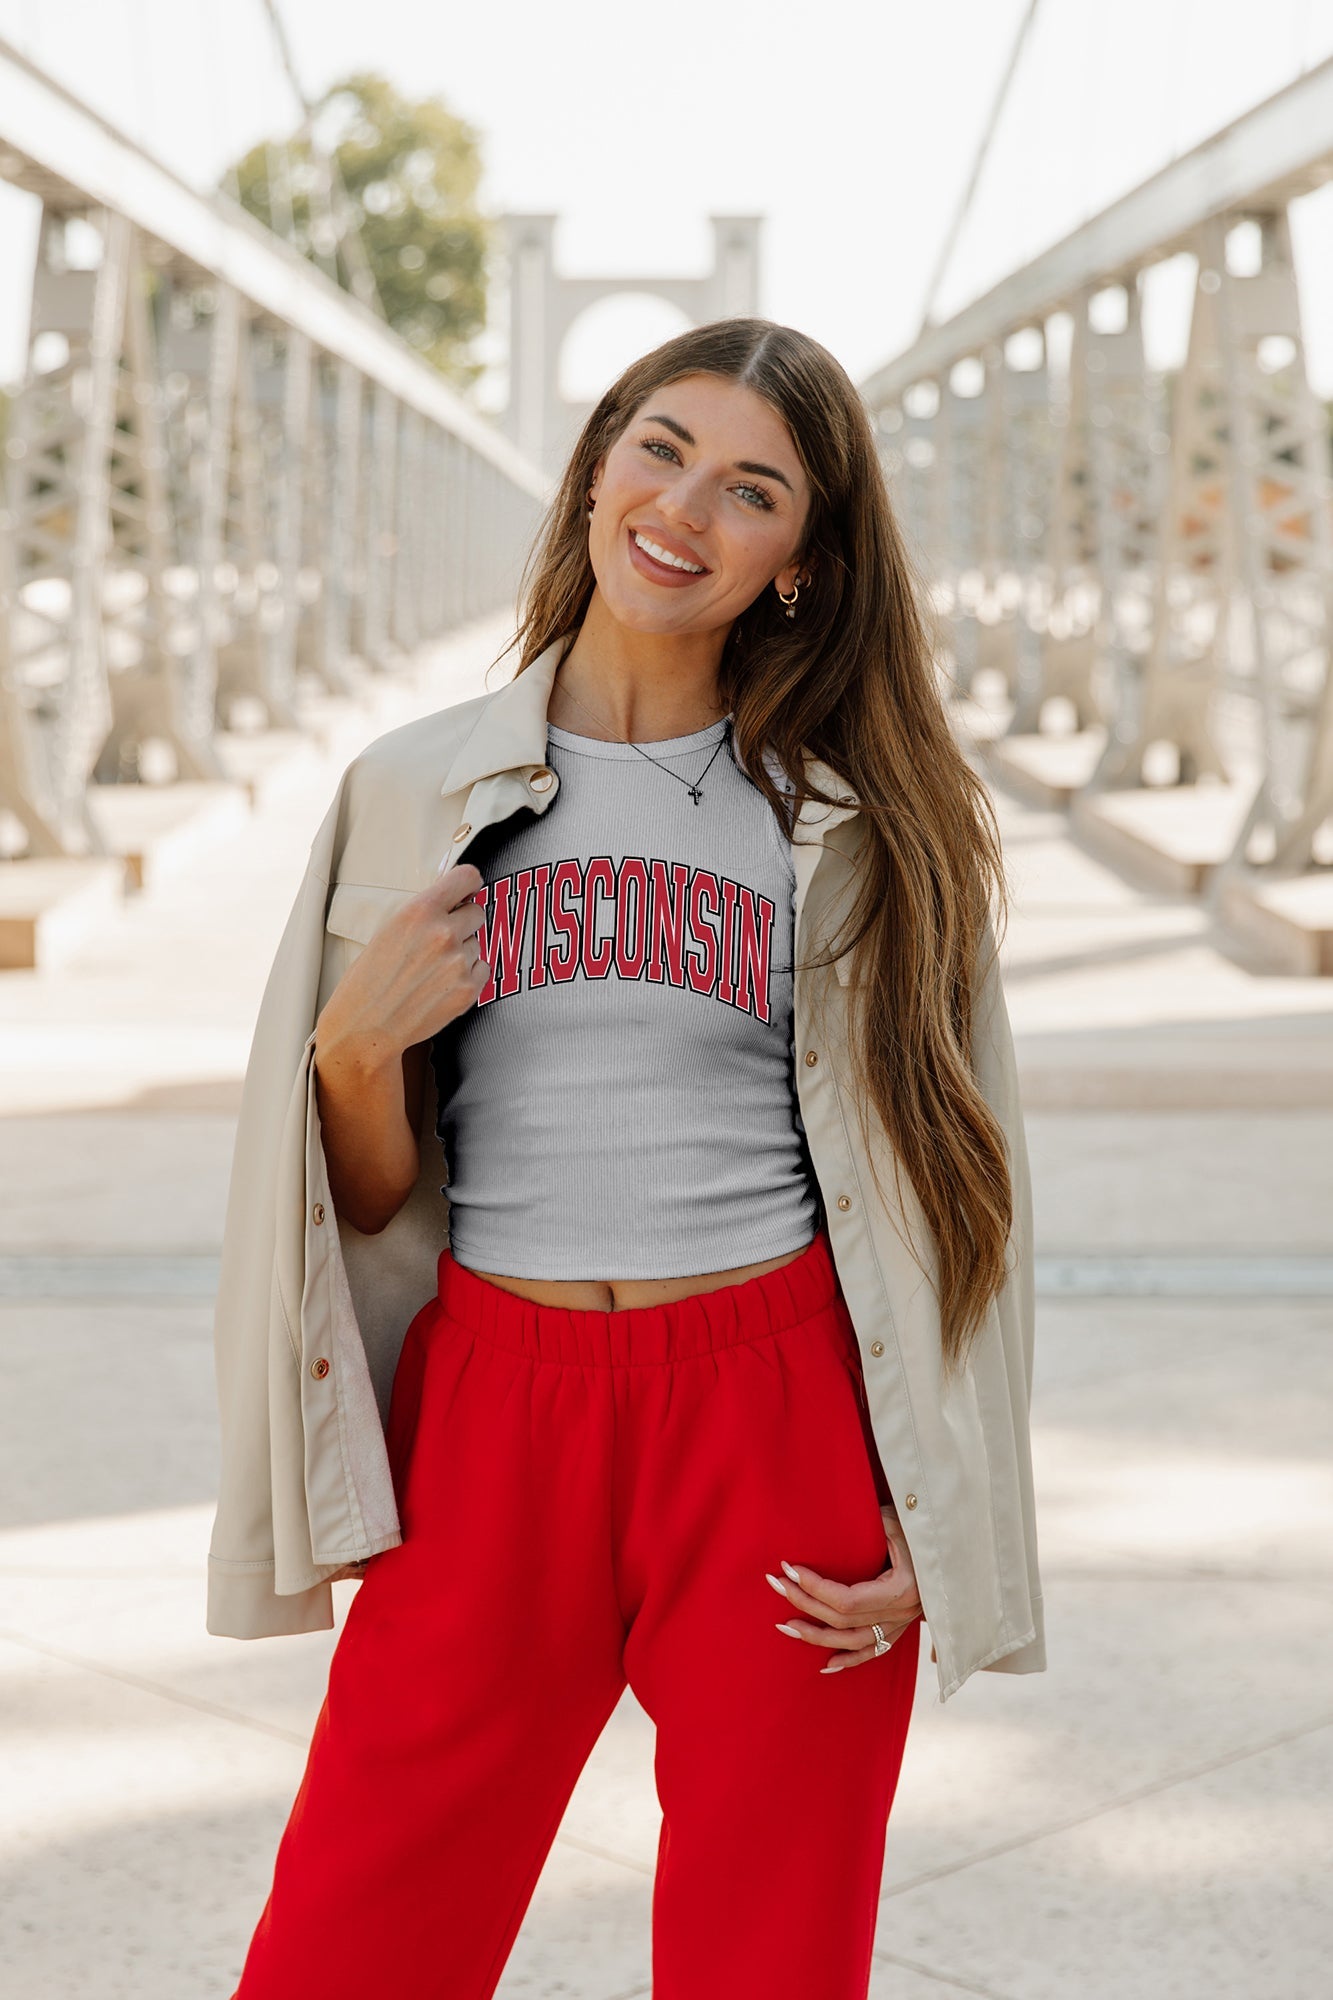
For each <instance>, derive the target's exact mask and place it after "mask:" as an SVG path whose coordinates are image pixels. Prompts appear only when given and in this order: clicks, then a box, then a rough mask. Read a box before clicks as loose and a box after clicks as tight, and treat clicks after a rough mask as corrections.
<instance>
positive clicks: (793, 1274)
mask: <svg viewBox="0 0 1333 2000" xmlns="http://www.w3.org/2000/svg"><path fill="white" fill-rule="evenodd" d="M438 1279H439V1298H440V1304H441V1306H443V1307H444V1309H445V1310H446V1312H447V1313H448V1316H449V1318H450V1319H452V1320H454V1321H455V1322H456V1323H457V1324H458V1325H461V1326H465V1327H467V1328H468V1329H469V1331H470V1332H472V1333H474V1334H476V1335H478V1336H479V1337H480V1338H481V1339H483V1340H487V1341H490V1342H491V1343H492V1344H493V1345H494V1346H496V1347H503V1348H507V1349H509V1350H510V1352H512V1353H515V1354H523V1355H527V1356H529V1357H530V1358H531V1359H533V1360H540V1361H567V1362H573V1363H576V1364H578V1365H580V1366H583V1367H589V1366H593V1367H596V1366H618V1365H622V1364H626V1363H635V1364H639V1363H643V1362H662V1361H679V1360H683V1359H685V1358H687V1357H688V1356H690V1355H694V1354H707V1353H710V1352H711V1351H712V1350H714V1349H716V1348H720V1347H733V1346H736V1345H737V1344H738V1343H740V1342H742V1341H754V1340H761V1339H763V1338H764V1337H765V1335H767V1334H773V1333H781V1332H782V1331H783V1329H784V1328H786V1327H791V1326H799V1325H800V1324H801V1323H802V1321H804V1320H807V1319H811V1318H813V1317H814V1315H815V1314H816V1313H818V1312H821V1311H822V1310H823V1309H824V1308H825V1307H826V1306H828V1305H830V1304H831V1303H832V1301H833V1300H834V1299H835V1298H836V1297H837V1294H838V1276H837V1270H836V1267H835V1265H834V1262H833V1253H832V1251H831V1249H830V1247H829V1241H828V1235H827V1232H826V1230H824V1229H820V1230H819V1231H818V1233H817V1234H816V1235H815V1236H814V1237H812V1238H811V1240H810V1242H809V1243H808V1244H807V1245H806V1247H805V1249H804V1250H803V1251H802V1252H801V1254H800V1256H799V1257H793V1259H792V1261H791V1262H790V1264H783V1265H781V1266H779V1268H778V1269H777V1270H776V1271H761V1272H760V1273H759V1275H758V1276H757V1277H754V1278H746V1279H744V1280H743V1281H742V1282H741V1283H740V1284H736V1285H722V1286H720V1287H719V1288H718V1290H716V1291H712V1292H696V1293H694V1294H693V1296H692V1297H690V1298H687V1299H673V1300H671V1301H670V1302H669V1303H667V1304H666V1305H660V1306H625V1307H623V1308H621V1309H620V1310H616V1311H608V1310H607V1309H605V1308H603V1307H573V1306H539V1305H535V1304H534V1303H533V1302H532V1300H531V1299H521V1298H519V1297H518V1295H517V1293H515V1292H507V1291H505V1289H504V1287H503V1286H501V1285H493V1284H492V1283H491V1281H490V1279H489V1278H483V1277H480V1276H478V1274H477V1273H476V1272H475V1271H470V1270H468V1268H467V1266H466V1265H464V1264H459V1263H457V1262H455V1260H454V1257H453V1254H452V1252H451V1251H449V1250H444V1251H442V1252H441V1253H440V1259H439V1268H438Z"/></svg>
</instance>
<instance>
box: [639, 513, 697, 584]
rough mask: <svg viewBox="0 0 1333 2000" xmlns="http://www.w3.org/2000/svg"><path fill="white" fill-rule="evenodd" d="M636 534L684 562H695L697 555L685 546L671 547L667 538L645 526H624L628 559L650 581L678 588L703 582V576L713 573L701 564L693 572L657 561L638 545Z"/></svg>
mask: <svg viewBox="0 0 1333 2000" xmlns="http://www.w3.org/2000/svg"><path fill="white" fill-rule="evenodd" d="M636 534H642V536H644V538H646V540H650V542H656V546H658V548H664V550H667V552H669V554H673V556H675V554H679V556H681V558H683V560H685V562H697V556H693V554H691V552H689V550H685V548H679V550H677V548H673V544H671V542H669V540H667V538H664V536H656V534H648V530H646V528H626V530H624V542H626V548H628V560H630V564H632V566H634V568H636V570H638V574H640V576H646V578H648V580H650V582H654V584H664V586H669V588H671V586H673V584H675V586H677V588H679V586H683V584H699V582H703V578H705V576H711V574H713V572H711V570H709V568H707V566H701V570H699V572H693V570H679V568H675V564H669V562H658V560H656V556H650V554H648V550H646V548H640V546H638V542H636V540H634V536H636Z"/></svg>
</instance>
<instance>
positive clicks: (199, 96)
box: [0, 0, 1333, 395]
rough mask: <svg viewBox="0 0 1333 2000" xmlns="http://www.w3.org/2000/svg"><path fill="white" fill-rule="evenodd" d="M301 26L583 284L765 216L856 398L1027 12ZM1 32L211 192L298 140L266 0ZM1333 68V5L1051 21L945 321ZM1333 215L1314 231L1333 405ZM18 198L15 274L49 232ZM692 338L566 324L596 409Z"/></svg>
mask: <svg viewBox="0 0 1333 2000" xmlns="http://www.w3.org/2000/svg"><path fill="white" fill-rule="evenodd" d="M281 4H282V12H283V16H284V18H285V20H286V22H287V25H288V30H289V33H290V36H291V40H292V43H293V47H294V50H295V55H296V60H297V63H298V65H299V68H300V70H301V74H302V78H303V81H304V83H305V86H306V89H307V91H308V92H310V93H311V94H312V95H313V94H316V93H318V92H319V91H320V90H321V89H322V88H323V87H324V86H325V85H326V84H327V83H328V82H330V81H331V80H333V79H334V78H336V77H339V76H341V75H344V74H346V73H347V72H348V71H350V70H354V69H357V68H372V69H377V70H379V71H382V72H384V73H386V74H387V75H388V76H389V77H390V78H391V79H392V80H393V81H394V82H395V83H396V84H398V85H399V86H400V87H401V88H402V89H404V90H406V91H409V92H411V93H414V94H418V95H426V94H430V93H437V94H439V95H441V96H442V97H443V98H444V99H445V101H446V102H447V103H448V104H449V106H450V107H451V108H452V109H454V110H455V111H457V112H459V113H460V114H462V115H463V116H464V117H466V118H467V119H468V120H469V121H471V122H472V123H473V124H474V125H475V126H476V128H477V130H478V132H479V134H480V136H481V142H482V149H483V154H484V158H485V162H486V173H485V180H484V184H483V200H484V204H485V206H486V207H487V208H489V209H490V210H492V211H494V212H499V211H501V210H503V209H524V208H528V209H540V210H544V211H554V212H555V213H557V214H558V215H559V217H560V222H559V225H558V228H557V236H556V255H557V261H558V264H559V266H560V268H562V269H563V270H564V271H566V272H567V273H569V274H571V275H572V274H578V273H595V274H598V275H604V274H609V273H620V272H624V273H631V272H644V273H651V272H667V271H671V272H679V273H681V274H692V273H698V272H701V271H702V269H703V268H704V265H705V261H706V256H707V246H708V232H707V222H706V217H707V215H708V213H709V212H710V210H718V211H728V210H730V211H739V212H745V213H751V212H753V213H760V214H762V215H763V216H764V217H765V218H766V220H765V224H764V234H763V240H762V250H761V256H762V271H761V298H760V310H761V312H763V313H764V314H766V315H768V316H769V317H772V318H775V319H779V320H783V321H786V322H789V323H790V324H793V325H797V326H800V327H803V328H804V329H805V330H806V331H808V332H810V333H812V334H813V335H815V336H816V337H817V338H818V339H820V340H822V341H824V342H825V343H826V344H827V345H828V346H829V347H830V348H832V350H833V351H834V353H835V354H837V355H838V357H839V358H840V359H841V360H842V362H843V363H844V365H845V366H846V367H847V369H848V370H849V371H850V373H851V374H852V375H853V376H854V377H856V378H860V377H862V376H864V375H866V374H867V373H868V372H869V371H870V370H871V369H872V368H873V367H875V366H876V365H878V364H879V363H881V362H883V361H884V360H886V359H888V358H889V356H891V355H892V354H894V353H895V352H897V351H898V350H899V349H900V348H901V347H902V346H904V345H905V344H906V343H907V342H908V341H909V340H910V338H911V336H912V334H913V332H914V331H915V328H916V326H917V323H918V321H919V317H920V311H921V305H922V300H923V296H924V292H925V288H926V285H927V283H928V280H929V275H930V272H931V269H932V266H933V264H934V260H935V257H936V254H937V249H938V245H939V243H940V241H941V238H942V234H943V231H944V229H945V228H946V226H947V223H948V220H949V218H950V216H951V214H952V212H953V210H954V207H955V205H956V202H957V200H958V197H959V193H960V190H961V188H962V186H963V184H964V182H965V180H966V178H967V174H968V172H969V169H970V166H971V162H972V159H973V155H974V151H975V147H976V144H977V140H978V136H979V133H980V131H981V129H982V126H983V124H984V121H985V117H986V114H987V111H988V108H989V105H990V102H991V99H992V97H993V94H994V91H995V89H996V86H997V83H998V80H999V77H1000V75H1001V74H1002V71H1003V68H1004V64H1005V62H1006V60H1007V56H1008V52H1009V49H1010V47H1011V44H1012V41H1013V37H1014V34H1015V32H1016V29H1017V26H1018V23H1019V21H1020V19H1021V17H1022V15H1023V13H1024V12H1025V10H1026V6H1027V0H913V4H911V5H907V4H903V0H824V4H823V5H821V6H812V5H811V4H810V0H710V4H709V5H707V6H706V7H704V8H686V9H684V10H679V9H677V10H672V11H667V10H665V9H663V8H661V7H655V8H647V7H633V6H626V5H625V4H624V0H572V4H571V3H570V0H565V4H563V5H552V4H550V0H491V4H489V5H484V6H478V5H472V6H466V7H464V6H459V5H449V4H442V0H429V4H427V0H374V4H373V5H371V6H367V5H366V4H365V3H364V0H281ZM0 35H3V36H5V37H6V38H8V39H9V40H10V41H11V42H12V43H13V44H14V45H16V46H17V47H19V48H20V49H22V50H23V51H24V52H25V53H26V54H28V55H29V56H31V57H32V58H33V59H34V60H36V61H38V62H40V63H42V64H43V65H44V66H46V67H48V68H50V69H51V70H52V71H53V73H55V74H56V75H57V76H59V77H60V79H61V80H62V81H63V82H65V83H66V84H67V85H68V86H69V87H70V88H72V89H74V90H76V91H78V92H79V93H80V94H82V95H84V96H86V97H87V98H88V99H89V100H90V101H91V102H93V103H94V104H95V105H96V106H97V107H98V108H99V109H100V110H101V111H103V112H104V113H105V114H106V115H107V116H109V117H111V118H113V119H114V120H115V121H116V122H117V123H118V124H120V125H121V126H123V127H124V128H126V129H127V130H129V131H130V132H131V133H132V134H133V135H134V136H135V137H136V138H138V139H140V140H141V141H142V142H143V143H145V144H147V145H148V146H150V147H151V148H152V149H153V150H154V151H156V152H158V153H159V154H160V155H162V156H163V157H164V158H165V159H166V160H167V161H168V162H169V163H170V164H171V165H173V166H174V167H175V168H176V169H177V171H178V172H180V173H182V174H184V175H185V176H186V177H187V178H190V179H193V180H198V181H207V180H210V179H211V178H212V177H213V176H214V175H215V174H216V173H217V171H218V169H219V167H220V166H221V165H222V163H223V162H224V161H225V160H226V159H227V158H228V157H230V156H232V155H234V154H236V153H238V152H239V151H241V150H243V149H244V148H245V147H246V146H248V145H249V144H250V143H252V142H253V140H254V139H256V138H258V137H260V136H263V135H265V134H270V133H276V132H280V131H282V130H283V129H284V128H285V127H287V126H288V125H289V124H290V122H291V120H292V109H293V107H292V101H291V97H290V93H289V92H288V90H287V88H286V85H285V83H284V81H283V78H282V75H281V72H280V70H279V66H278V63H277V60H276V57H275V55H274V53H273V49H272V43H271V40H270V37H269V32H268V29H267V27H266V25H265V21H264V14H263V9H262V6H261V4H260V0H0ZM1330 54H1333V0H1116V4H1115V5H1114V6H1110V5H1103V4H1101V0H1043V5H1042V8H1041V11H1040V13H1039V15H1038V19H1037V25H1036V27H1035V29H1034V31H1033V35H1032V37H1031V40H1030V44H1029V50H1028V54H1027V56H1026V58H1025V61H1024V65H1023V67H1022V70H1021V71H1020V73H1019V75H1018V77H1017V79H1016V86H1015V90H1014V93H1013V97H1012V102H1011V105H1010V112H1009V115H1008V117H1007V118H1006V120H1005V122H1004V124H1003V126H1002V128H1001V130H1000V133H999V135H998V139H997V145H996V149H995V152H994V155H993V158H992V160H991V163H990V169H989V171H988V172H987V175H986V177H985V180H984V182H983V186H982V189H981V193H980V196H979V199H978V201H977V204H976V208H975V212H974V216H973V220H972V225H971V227H970V228H969V230H968V232H967V233H966V235H965V237H964V239H963V241H962V243H961V244H960V246H959V251H958V254H957V256H956V257H955V259H954V264H953V268H952V272H951V276H950V281H949V283H948V285H947V287H946V289H945V291H944V292H943V294H942V296H941V306H942V307H943V308H945V309H948V308H950V307H953V306H957V305H959V304H961V303H963V301H964V300H965V299H966V298H968V297H970V296H972V295H974V294H975V293H976V292H977V291H980V290H983V289H985V287H986V286H987V285H988V284H990V283H992V282H993V281H994V280H995V279H996V278H998V277H999V276H1000V275H1002V273H1003V272H1004V270H1005V269H1007V268H1010V267H1011V266H1012V265H1013V264H1014V263H1016V262H1019V261H1021V260H1023V259H1024V258H1026V257H1027V256H1029V255H1031V254H1032V253H1033V252H1034V251H1035V250H1037V249H1039V248H1041V247H1042V245H1043V244H1044V243H1047V242H1049V241H1051V240H1053V239H1054V238H1056V237H1058V236H1060V235H1062V234H1064V233H1065V231H1066V230H1067V229H1068V228H1070V227H1072V226H1073V225H1075V224H1076V223H1077V222H1078V221H1080V220H1081V219H1082V218H1083V217H1084V216H1085V215H1087V214H1091V213H1094V212H1095V211H1096V210H1097V209H1098V208H1100V207H1101V206H1103V205H1104V204H1105V203H1106V202H1107V201H1108V200H1110V199H1112V198H1114V197H1115V196H1116V195H1117V194H1119V193H1122V192H1123V191H1125V190H1126V189H1127V188H1129V187H1131V186H1133V185H1134V184H1136V183H1137V182H1138V181H1139V180H1141V179H1142V178H1143V177H1144V176H1145V175H1146V174H1148V173H1150V172H1152V171H1153V170H1155V169H1156V168H1157V167H1159V166H1161V165H1162V164H1164V163H1165V162H1166V161H1167V160H1168V159H1170V158H1171V157H1172V155H1173V154H1174V153H1175V152H1177V151H1180V150H1183V149H1185V148H1187V147H1188V146H1190V145H1192V144H1194V143H1195V142H1197V140H1199V139H1200V138H1202V137H1204V136H1206V134H1207V133H1208V132H1209V131H1211V130H1214V129H1215V128H1216V127H1217V126H1219V125H1221V124H1222V123H1224V122H1225V121H1226V120H1228V119H1230V118H1233V117H1235V116H1236V115H1237V114H1238V113H1240V112H1241V111H1243V110H1245V109H1246V108H1248V107H1249V106H1250V105H1252V104H1253V103H1255V102H1257V101H1258V100H1259V99H1260V98H1262V97H1264V96H1266V95H1268V94H1269V93H1270V92H1271V91H1272V90H1275V89H1277V88H1279V87H1280V86H1281V85H1282V84H1284V83H1285V82H1287V81H1289V80H1290V79H1291V78H1292V77H1293V76H1295V75H1296V74H1297V73H1298V72H1299V71H1300V70H1301V69H1302V68H1303V67H1306V66H1308V65H1309V64H1310V63H1312V62H1316V61H1322V60H1324V59H1325V58H1327V57H1328V56H1329V55H1330ZM1331 192H1333V191H1327V190H1326V191H1325V192H1323V193H1321V194H1320V195H1318V196H1315V197H1313V198H1311V199H1310V200H1308V201H1307V202H1305V203H1304V204H1302V209H1301V211H1300V212H1299V213H1298V216H1297V227H1296V241H1297V252H1298V256H1299V258H1300V262H1301V270H1302V278H1303V280H1308V289H1307V291H1306V294H1305V319H1306V337H1307V342H1308V348H1309V355H1310V363H1311V372H1312V374H1313V376H1314V378H1315V382H1316V386H1317V387H1318V388H1319V389H1320V390H1321V392H1322V393H1323V394H1325V395H1331V394H1333V199H1330V193H1331ZM0 197H7V198H5V199H0V256H3V257H4V259H5V262H6V263H11V260H12V258H13V257H14V256H15V255H16V254H17V248H18V246H19V245H20V244H21V243H23V242H24V241H25V240H26V238H27V234H28V230H27V224H26V222H25V219H24V218H23V216H22V215H16V212H15V210H16V198H15V197H14V195H13V194H12V193H11V192H9V191H7V190H4V189H0ZM22 291H23V287H22V286H21V285H19V286H13V285H8V284H7V285H5V286H4V287H2V288H0V379H9V378H11V377H12V375H13V374H14V372H15V369H16V368H17V366H18V365H19V360H20V354H21V343H22V339H23V331H22V325H23V322H22V314H21V293H22ZM1183 296H1184V297H1185V298H1187V293H1185V294H1184V295H1183ZM1161 298H1162V304H1161V307H1160V310H1159V311H1158V312H1157V313H1156V316H1155V317H1154V316H1153V314H1152V312H1151V302H1150V313H1149V318H1148V323H1147V332H1148V336H1149V342H1150V349H1151V348H1155V350H1156V351H1155V352H1153V353H1151V354H1150V358H1152V359H1155V360H1157V361H1159V362H1164V363H1174V362H1175V361H1177V360H1178V359H1179V358H1180V354H1181V352H1182V351H1183V341H1184V329H1185V320H1184V316H1183V312H1182V303H1183V298H1182V295H1181V288H1180V286H1179V285H1176V286H1175V287H1174V288H1173V287H1172V286H1171V285H1170V284H1166V285H1164V286H1163V288H1162V293H1161ZM672 328H673V322H672V320H671V318H670V316H669V314H668V312H667V309H666V308H665V307H662V308H660V309H659V308H657V307H655V306H654V305H653V304H652V303H651V302H642V301H639V302H631V301H628V300H626V301H622V302H618V304H617V305H616V306H615V307H614V308H603V309H602V311H601V314H600V316H599V320H598V321H597V322H596V323H593V322H589V323H585V325H584V327H583V328H582V329H581V330H580V329H576V330H575V334H574V336H573V339H572V341H571V351H570V353H569V354H568V355H567V357H566V365H567V371H568V374H569V376H570V378H571V379H570V386H571V388H573V389H575V390H576V391H578V392H580V393H585V394H593V393H596V392H597V391H598V390H600V388H601V387H602V386H603V384H604V382H605V381H606V380H607V379H608V378H609V377H610V375H611V374H613V373H614V372H615V370H616V369H617V368H618V367H619V366H620V365H621V364H622V363H623V362H624V361H626V360H628V359H629V358H630V356H631V355H632V354H634V353H637V352H641V351H642V350H643V349H644V348H645V347H647V346H650V345H652V344H653V343H654V342H655V341H656V340H658V339H660V338H662V337H663V335H664V334H665V333H667V332H669V331H671V330H672ZM488 352H489V353H491V354H493V355H495V356H497V357H498V356H499V354H500V352H501V350H500V347H499V343H498V339H493V340H492V341H491V342H490V343H489V344H488Z"/></svg>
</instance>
